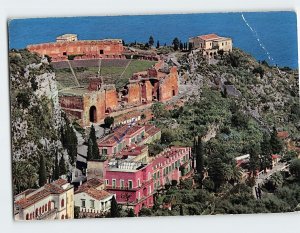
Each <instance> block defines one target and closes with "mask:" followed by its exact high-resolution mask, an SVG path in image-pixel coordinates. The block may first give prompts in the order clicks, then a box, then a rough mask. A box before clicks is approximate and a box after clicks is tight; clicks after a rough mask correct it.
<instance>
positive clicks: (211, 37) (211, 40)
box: [189, 34, 232, 58]
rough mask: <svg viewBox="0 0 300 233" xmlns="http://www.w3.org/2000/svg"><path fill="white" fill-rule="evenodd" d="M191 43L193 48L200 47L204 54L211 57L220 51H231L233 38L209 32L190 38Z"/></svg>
mask: <svg viewBox="0 0 300 233" xmlns="http://www.w3.org/2000/svg"><path fill="white" fill-rule="evenodd" d="M189 44H190V45H191V47H192V49H200V50H202V51H203V56H205V57H208V58H211V57H213V56H215V55H217V54H218V52H219V51H223V52H225V53H226V52H231V51H232V39H231V38H227V37H221V36H218V35H217V34H207V35H201V36H196V37H191V38H189Z"/></svg>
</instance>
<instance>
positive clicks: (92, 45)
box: [27, 40, 124, 61]
mask: <svg viewBox="0 0 300 233" xmlns="http://www.w3.org/2000/svg"><path fill="white" fill-rule="evenodd" d="M27 49H28V50H29V51H30V52H36V53H38V54H39V55H48V56H50V57H51V58H52V59H53V60H54V61H62V60H67V56H68V55H79V54H84V55H85V56H84V57H83V58H85V59H91V58H98V57H103V58H121V57H122V54H123V51H124V47H123V45H122V43H120V42H118V41H109V40H108V41H105V40H103V41H101V40H98V41H88V40H87V41H72V42H53V43H44V44H37V45H28V46H27ZM101 50H102V51H103V54H100V51H101Z"/></svg>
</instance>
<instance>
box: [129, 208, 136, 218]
mask: <svg viewBox="0 0 300 233" xmlns="http://www.w3.org/2000/svg"><path fill="white" fill-rule="evenodd" d="M127 217H135V214H134V211H133V209H131V208H130V209H129V211H128V215H127Z"/></svg>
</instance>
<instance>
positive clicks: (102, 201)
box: [74, 178, 114, 217]
mask: <svg viewBox="0 0 300 233" xmlns="http://www.w3.org/2000/svg"><path fill="white" fill-rule="evenodd" d="M104 187H105V186H104V183H103V182H102V181H101V180H100V179H97V178H93V179H90V180H88V181H87V182H85V183H84V184H83V185H81V186H80V187H79V188H78V190H77V191H76V192H75V197H74V200H75V206H76V207H79V210H80V216H85V217H97V216H103V215H105V214H106V213H108V212H109V211H110V207H111V199H112V197H113V196H114V194H111V193H109V192H107V191H105V190H104Z"/></svg>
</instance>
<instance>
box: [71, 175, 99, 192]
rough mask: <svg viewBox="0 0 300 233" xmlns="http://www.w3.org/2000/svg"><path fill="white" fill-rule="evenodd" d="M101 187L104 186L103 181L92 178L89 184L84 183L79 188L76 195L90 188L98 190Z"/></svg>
mask: <svg viewBox="0 0 300 233" xmlns="http://www.w3.org/2000/svg"><path fill="white" fill-rule="evenodd" d="M100 185H103V181H102V180H100V179H98V178H92V179H90V180H88V181H87V182H85V183H83V184H82V185H80V186H79V187H78V190H77V191H76V192H75V193H80V192H83V191H86V190H88V189H89V188H98V187H99V186H100Z"/></svg>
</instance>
